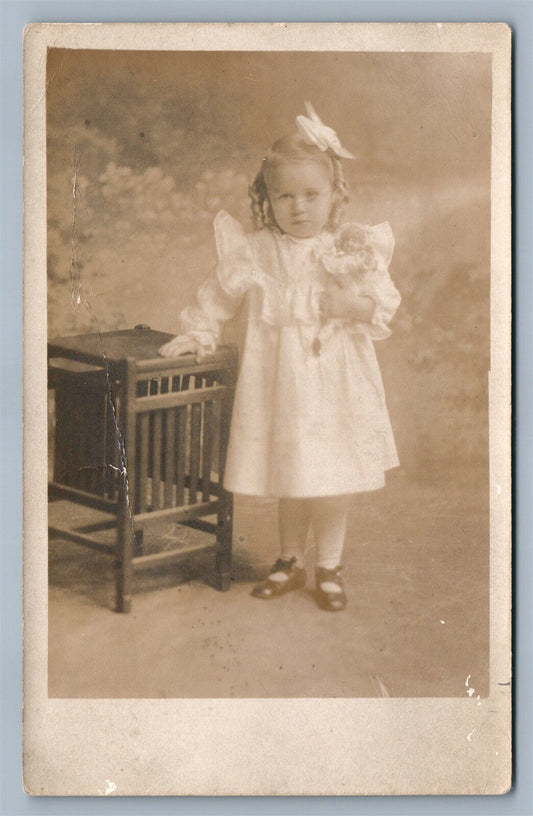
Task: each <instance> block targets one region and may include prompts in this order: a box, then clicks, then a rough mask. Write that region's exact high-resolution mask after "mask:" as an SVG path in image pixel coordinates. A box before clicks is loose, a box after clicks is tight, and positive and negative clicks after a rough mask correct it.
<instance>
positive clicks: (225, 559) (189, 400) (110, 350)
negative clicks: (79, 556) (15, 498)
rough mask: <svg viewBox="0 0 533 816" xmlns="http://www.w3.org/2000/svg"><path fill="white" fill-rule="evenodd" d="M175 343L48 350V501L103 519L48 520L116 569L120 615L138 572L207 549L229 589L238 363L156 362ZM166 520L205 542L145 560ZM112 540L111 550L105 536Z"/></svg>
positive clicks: (218, 357) (128, 335)
mask: <svg viewBox="0 0 533 816" xmlns="http://www.w3.org/2000/svg"><path fill="white" fill-rule="evenodd" d="M170 339H171V335H168V334H164V333H162V332H157V331H152V330H151V329H150V328H149V327H147V326H137V327H136V328H135V329H134V330H128V331H116V332H107V333H104V334H87V335H82V336H77V337H63V338H60V339H57V340H54V341H52V342H50V343H49V344H48V374H49V389H51V390H52V391H53V392H54V397H55V399H54V402H55V428H54V435H53V445H54V455H53V478H52V479H51V481H50V482H49V499H50V501H55V502H57V501H61V502H70V503H74V504H76V505H83V506H84V507H86V508H92V510H93V511H99V513H98V519H97V520H95V521H93V522H88V523H87V522H85V523H83V524H82V525H74V526H65V525H64V524H62V523H58V522H54V521H51V522H50V521H49V533H50V534H51V535H57V536H60V537H61V538H62V539H66V540H68V541H71V542H74V543H77V544H81V545H83V546H85V547H89V548H92V549H94V550H98V551H100V552H103V553H105V554H107V555H109V556H110V557H111V558H112V559H113V566H114V574H115V589H116V592H115V597H116V601H115V609H116V611H117V612H129V611H130V609H131V597H132V582H133V571H134V570H135V569H137V568H140V567H143V566H151V565H154V564H157V563H159V562H162V561H170V560H173V561H176V560H181V559H185V558H187V557H190V556H191V554H192V553H195V552H199V551H212V552H214V555H215V574H216V585H217V587H218V588H219V589H221V590H226V589H229V586H230V580H231V579H230V569H231V545H232V526H233V508H232V498H231V495H230V494H229V493H227V492H226V491H225V490H224V489H223V487H222V478H223V473H224V463H225V454H226V448H227V443H228V435H229V425H230V420H231V408H232V402H233V395H234V389H235V381H236V376H237V353H236V350H235V349H234V348H233V347H220V348H219V349H217V351H216V352H215V353H214V354H213V355H211V356H210V358H209V359H208V360H206V361H204V362H201V363H199V362H197V361H196V358H195V357H194V356H193V355H184V356H183V357H180V358H177V359H167V358H162V357H159V356H158V354H157V350H158V348H159V347H160V346H161V345H162V344H163V343H165V342H167V341H168V340H170ZM102 513H103V514H104V516H103V517H102ZM64 515H68V514H66V513H65V514H63V516H64ZM59 516H61V513H59ZM208 517H214V518H215V519H216V520H214V521H213V520H212V521H210V520H209V519H208ZM162 520H167V521H171V522H173V523H177V524H179V525H180V526H183V527H185V528H195V529H196V530H200V531H202V532H203V533H206V534H207V535H205V536H200V539H201V540H200V541H198V540H195V541H193V542H192V543H191V542H187V541H186V542H185V543H184V544H183V543H181V544H180V545H179V546H177V547H174V548H172V549H168V548H166V546H162V547H161V548H159V549H157V550H156V551H155V552H154V551H152V552H149V553H148V552H145V547H144V531H145V530H147V529H148V528H149V527H150V526H151V525H154V523H155V522H158V521H159V522H161V521H162ZM110 530H113V531H116V535H115V536H114V541H111V542H109V540H108V541H107V542H106V541H104V540H102V537H101V536H100V538H98V536H97V534H98V533H102V532H103V531H110ZM165 544H168V542H165Z"/></svg>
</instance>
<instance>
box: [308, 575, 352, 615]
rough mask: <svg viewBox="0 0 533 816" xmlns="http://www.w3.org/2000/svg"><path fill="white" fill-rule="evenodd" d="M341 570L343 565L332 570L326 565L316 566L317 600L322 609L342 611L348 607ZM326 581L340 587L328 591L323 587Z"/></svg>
mask: <svg viewBox="0 0 533 816" xmlns="http://www.w3.org/2000/svg"><path fill="white" fill-rule="evenodd" d="M341 570H342V567H335V569H331V570H330V569H326V568H325V567H317V568H316V572H315V576H316V601H317V604H318V605H319V606H320V607H321V609H325V610H326V611H327V612H340V611H341V610H343V609H344V608H345V607H346V604H347V600H346V595H345V593H344V585H343V582H342V578H341ZM325 583H328V584H335V586H337V587H339V589H336V590H333V591H332V592H327V591H326V590H324V589H322V584H325Z"/></svg>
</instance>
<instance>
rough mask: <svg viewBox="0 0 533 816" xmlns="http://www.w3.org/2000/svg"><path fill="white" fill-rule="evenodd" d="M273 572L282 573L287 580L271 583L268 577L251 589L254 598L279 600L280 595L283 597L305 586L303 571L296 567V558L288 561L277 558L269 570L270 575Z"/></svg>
mask: <svg viewBox="0 0 533 816" xmlns="http://www.w3.org/2000/svg"><path fill="white" fill-rule="evenodd" d="M275 572H284V573H285V575H286V576H287V578H286V579H284V580H283V579H282V580H281V581H273V580H272V579H271V578H270V577H269V578H267V579H266V580H265V581H261V583H260V584H257V585H256V586H254V588H253V589H252V595H253V596H254V598H262V599H263V600H265V601H266V600H270V599H271V598H279V596H280V595H285V593H286V592H290V591H291V590H293V589H300V588H301V587H303V586H305V570H304V569H303V568H302V567H297V566H296V558H291V559H290V561H284V559H283V558H278V560H277V561H276V563H275V564H274V566H273V567H272V569H271V570H270V575H273V574H274V573H275Z"/></svg>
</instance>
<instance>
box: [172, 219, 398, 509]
mask: <svg viewBox="0 0 533 816" xmlns="http://www.w3.org/2000/svg"><path fill="white" fill-rule="evenodd" d="M214 228H215V238H216V246H217V253H218V264H217V266H216V269H215V271H214V272H213V273H212V274H211V275H210V276H209V277H208V279H207V280H206V281H205V282H204V283H203V284H202V286H201V287H200V289H199V290H198V292H197V293H196V296H195V298H194V301H193V302H192V303H191V304H189V306H187V307H186V308H185V309H184V310H183V312H182V313H181V315H180V329H181V333H182V334H188V335H189V336H191V337H194V338H195V339H197V340H198V341H199V342H200V343H201V344H202V345H204V346H206V347H207V348H214V347H215V346H216V344H217V341H218V340H219V338H220V334H221V330H222V327H223V324H224V323H225V322H226V321H228V320H229V319H231V318H232V317H233V315H234V314H235V313H236V311H237V309H238V308H239V307H240V306H243V307H244V315H245V336H244V339H243V343H242V349H241V353H240V367H239V377H238V382H237V388H236V393H235V401H234V406H233V415H232V423H231V432H230V441H229V447H228V452H227V459H226V470H225V475H224V485H225V487H226V489H228V490H230V491H232V492H235V493H241V494H247V495H254V496H277V497H294V498H296V497H312V496H328V495H329V496H331V495H339V494H343V493H356V492H361V491H367V490H375V489H378V488H380V487H382V486H383V485H384V480H385V476H384V474H385V471H386V470H388V469H389V468H393V467H395V466H397V465H398V457H397V453H396V447H395V444H394V438H393V434H392V430H391V426H390V421H389V416H388V412H387V408H386V404H385V395H384V390H383V384H382V379H381V374H380V370H379V366H378V363H377V359H376V355H375V352H374V347H373V342H372V341H373V340H377V339H382V338H384V337H387V336H388V335H389V334H390V330H389V328H388V323H389V321H390V319H391V318H392V316H393V314H394V312H395V310H396V308H397V307H398V304H399V302H400V296H399V294H398V292H397V290H396V288H395V287H394V284H393V283H392V281H391V279H390V277H389V274H388V270H387V268H386V265H384V264H380V267H379V269H378V270H376V272H375V274H373V275H372V276H371V277H368V278H367V279H365V283H364V287H363V288H361V286H359V287H358V291H359V292H360V293H361V294H367V295H368V296H370V297H372V299H373V300H374V301H375V303H376V307H375V310H374V315H373V319H372V322H371V323H364V322H362V321H355V320H332V321H328V322H327V323H326V324H325V325H324V324H322V323H321V321H320V310H319V302H320V296H321V293H322V292H324V291H325V289H326V288H327V287H328V285H329V284H330V282H331V275H330V273H329V272H328V270H327V268H326V265H325V263H324V262H323V260H322V258H323V257H325V256H327V254H328V252H330V249H331V237H330V236H329V234H327V233H323V234H321V235H320V236H317V237H315V238H310V239H296V238H292V237H291V236H288V235H286V234H284V233H282V232H280V231H278V230H271V229H268V228H265V229H263V230H259V231H256V232H253V233H247V232H245V230H244V229H243V227H242V226H241V224H240V223H239V222H238V221H236V220H235V219H234V218H232V217H231V216H230V215H229V214H228V213H226V212H224V211H222V212H220V213H219V214H218V215H217V217H216V219H215V223H214ZM389 229H390V228H389ZM391 240H392V235H391ZM390 251H391V252H392V250H390ZM363 289H364V291H363ZM319 335H320V338H321V343H320V353H319V354H316V353H314V352H313V348H315V346H314V341H315V340H316V338H317V337H318V336H319Z"/></svg>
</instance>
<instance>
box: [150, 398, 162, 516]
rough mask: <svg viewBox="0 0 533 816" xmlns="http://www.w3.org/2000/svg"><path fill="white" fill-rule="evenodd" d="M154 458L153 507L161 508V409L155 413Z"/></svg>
mask: <svg viewBox="0 0 533 816" xmlns="http://www.w3.org/2000/svg"><path fill="white" fill-rule="evenodd" d="M153 430H154V437H153V438H154V459H153V467H152V507H153V509H154V510H159V493H160V490H159V488H160V484H161V434H162V422H161V411H156V412H155V413H154V429H153Z"/></svg>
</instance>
